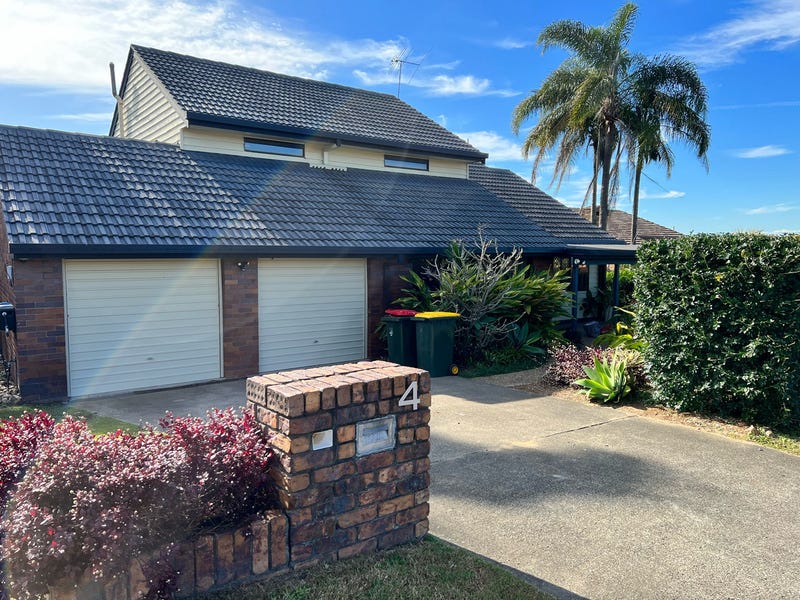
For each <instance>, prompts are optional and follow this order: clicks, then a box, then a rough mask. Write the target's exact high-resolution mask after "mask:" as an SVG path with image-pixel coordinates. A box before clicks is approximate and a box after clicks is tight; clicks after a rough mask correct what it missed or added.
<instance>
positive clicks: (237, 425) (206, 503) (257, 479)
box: [159, 408, 274, 525]
mask: <svg viewBox="0 0 800 600" xmlns="http://www.w3.org/2000/svg"><path fill="white" fill-rule="evenodd" d="M159 424H160V425H161V427H162V428H163V429H164V430H165V431H166V432H167V433H169V434H171V435H172V436H174V437H175V439H176V441H177V442H178V444H179V445H180V446H181V447H182V448H183V450H184V451H185V452H186V458H187V461H188V464H189V467H190V469H191V471H192V476H193V478H194V479H195V481H197V482H198V484H199V485H200V493H199V502H200V504H201V505H202V507H203V512H204V514H203V515H202V519H203V521H204V523H203V524H204V525H227V524H233V523H236V522H238V521H240V520H241V519H242V518H244V517H246V516H248V515H250V514H253V513H254V512H256V511H258V510H263V509H264V508H265V507H269V506H272V505H273V504H274V497H273V489H274V488H273V486H272V481H271V479H270V476H269V472H268V467H269V461H270V460H271V458H272V451H271V450H270V448H269V446H268V445H267V442H266V441H265V440H264V436H263V434H262V432H261V429H260V428H259V426H258V423H257V422H256V420H255V417H254V416H253V413H252V412H250V411H244V412H243V414H242V416H238V415H237V414H236V412H235V411H234V410H233V409H232V408H229V409H227V410H218V409H213V410H212V411H210V412H209V413H208V414H207V415H206V418H205V420H204V419H200V418H193V417H174V416H172V415H171V414H169V413H168V414H167V416H166V418H164V419H162V420H161V421H160V423H159Z"/></svg>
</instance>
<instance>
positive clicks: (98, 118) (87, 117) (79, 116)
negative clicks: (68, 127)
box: [49, 109, 113, 123]
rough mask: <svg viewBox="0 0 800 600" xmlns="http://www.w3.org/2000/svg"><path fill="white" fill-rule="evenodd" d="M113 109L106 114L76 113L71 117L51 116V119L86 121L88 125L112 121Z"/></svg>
mask: <svg viewBox="0 0 800 600" xmlns="http://www.w3.org/2000/svg"><path fill="white" fill-rule="evenodd" d="M112 112H113V109H111V110H107V111H105V112H85V113H76V114H71V115H50V117H49V118H51V119H58V120H62V121H84V122H87V123H98V122H102V121H111V113H112Z"/></svg>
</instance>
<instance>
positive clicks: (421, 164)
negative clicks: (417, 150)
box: [383, 154, 428, 171]
mask: <svg viewBox="0 0 800 600" xmlns="http://www.w3.org/2000/svg"><path fill="white" fill-rule="evenodd" d="M383 166H384V167H394V168H395V169H411V170H413V171H427V170H428V159H426V158H410V157H408V156H392V155H390V154H386V155H384V157H383Z"/></svg>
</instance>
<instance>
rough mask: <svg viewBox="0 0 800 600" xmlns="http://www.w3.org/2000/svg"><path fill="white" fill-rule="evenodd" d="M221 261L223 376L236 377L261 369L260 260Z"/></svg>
mask: <svg viewBox="0 0 800 600" xmlns="http://www.w3.org/2000/svg"><path fill="white" fill-rule="evenodd" d="M221 262H222V355H223V361H224V369H223V370H224V372H223V376H224V377H225V378H228V379H235V378H237V377H246V376H248V375H252V374H253V373H258V260H257V259H249V260H248V259H223V260H222V261H221ZM237 262H240V263H242V264H244V263H249V264H247V265H246V267H245V268H244V269H240V268H239V267H238V266H237V264H236V263H237Z"/></svg>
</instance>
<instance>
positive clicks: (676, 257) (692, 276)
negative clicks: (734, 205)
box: [634, 233, 800, 426]
mask: <svg viewBox="0 0 800 600" xmlns="http://www.w3.org/2000/svg"><path fill="white" fill-rule="evenodd" d="M638 258H639V264H638V265H637V268H636V272H635V287H634V296H635V298H636V302H637V314H638V317H637V331H638V332H639V334H640V335H641V337H642V338H643V339H644V340H645V341H646V342H647V347H646V349H645V359H646V362H647V363H648V369H649V374H650V378H651V380H652V382H653V386H654V388H655V392H654V393H655V399H656V400H657V401H659V402H662V403H664V404H668V405H670V406H674V407H676V408H678V409H679V410H689V411H699V412H710V413H719V414H723V415H729V416H734V417H738V418H741V419H744V420H746V421H749V422H755V423H761V424H766V425H772V426H789V425H795V426H796V425H797V424H798V423H800V344H798V342H797V340H798V339H800V272H799V270H798V265H800V236H797V235H785V236H768V235H763V234H746V233H741V234H726V235H697V236H689V237H684V238H680V239H675V240H661V241H657V242H648V243H645V244H642V246H641V248H640V250H639V252H638Z"/></svg>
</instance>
